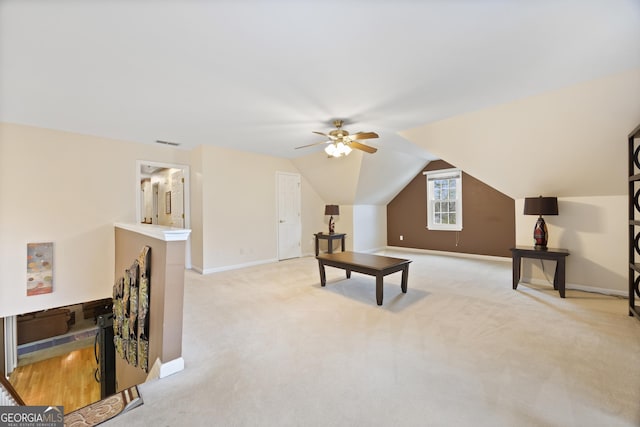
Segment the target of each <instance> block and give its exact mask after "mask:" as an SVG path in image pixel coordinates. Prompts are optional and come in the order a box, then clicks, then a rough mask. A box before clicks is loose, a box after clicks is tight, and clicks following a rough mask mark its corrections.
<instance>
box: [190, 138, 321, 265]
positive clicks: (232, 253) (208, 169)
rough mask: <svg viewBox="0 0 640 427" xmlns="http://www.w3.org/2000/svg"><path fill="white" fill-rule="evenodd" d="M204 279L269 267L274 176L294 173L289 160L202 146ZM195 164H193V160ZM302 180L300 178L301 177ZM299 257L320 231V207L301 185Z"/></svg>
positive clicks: (273, 245)
mask: <svg viewBox="0 0 640 427" xmlns="http://www.w3.org/2000/svg"><path fill="white" fill-rule="evenodd" d="M199 155H200V158H199V159H198V161H199V162H201V168H200V173H201V175H202V176H201V183H202V185H201V190H202V193H201V195H194V198H196V199H197V198H199V197H201V198H202V214H201V216H202V241H203V246H202V265H195V264H194V268H196V269H197V270H199V271H200V272H203V273H211V272H215V271H221V270H228V269H232V268H239V267H245V266H250V265H255V264H261V263H265V262H273V261H276V260H277V257H278V240H277V238H278V228H277V223H278V219H277V194H276V187H277V186H276V172H278V171H280V172H290V173H299V171H298V170H297V169H296V167H295V166H294V165H293V163H292V162H291V161H290V160H289V159H284V158H277V157H272V156H266V155H262V154H255V153H249V152H243V151H237V150H232V149H228V148H222V147H215V146H202V147H200V148H199ZM194 160H195V159H194ZM301 178H302V177H301ZM301 186H302V188H301V203H302V205H303V206H302V214H301V217H302V218H301V221H302V239H301V240H302V241H301V245H302V247H301V253H302V254H305V253H313V251H314V249H313V241H312V240H311V238H310V236H312V235H313V233H315V232H317V231H318V230H321V229H322V222H321V221H322V217H321V216H316V215H313V216H307V215H308V213H309V212H318V213H322V212H324V202H323V201H322V200H321V199H320V197H319V196H318V195H317V193H316V192H315V191H314V190H313V188H312V187H311V186H310V185H309V183H308V181H306V180H305V179H304V178H302V179H301Z"/></svg>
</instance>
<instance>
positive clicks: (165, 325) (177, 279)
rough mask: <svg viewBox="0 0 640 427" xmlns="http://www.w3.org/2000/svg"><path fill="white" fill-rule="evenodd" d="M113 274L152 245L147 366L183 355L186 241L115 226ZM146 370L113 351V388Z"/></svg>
mask: <svg viewBox="0 0 640 427" xmlns="http://www.w3.org/2000/svg"><path fill="white" fill-rule="evenodd" d="M115 241H116V262H115V277H116V278H118V277H121V276H122V275H123V274H124V271H125V269H127V268H129V267H130V266H131V264H133V262H134V261H135V260H136V258H137V257H138V255H139V253H140V251H141V250H142V248H143V247H144V246H145V245H147V246H149V247H151V258H150V263H151V276H150V287H149V296H150V302H149V316H150V317H149V369H151V366H153V364H154V362H155V361H156V359H157V358H160V361H161V362H162V363H167V362H170V361H172V360H174V359H178V358H180V357H181V356H182V317H183V316H182V313H183V305H184V252H185V241H173V242H165V241H162V240H159V239H154V238H153V237H149V236H145V235H142V234H139V233H135V232H132V231H128V230H123V229H120V228H116V229H115ZM146 377H147V373H146V372H144V371H143V370H142V369H141V368H138V367H134V366H131V365H129V364H128V363H127V362H126V361H124V360H123V359H121V358H120V357H119V356H117V355H116V381H117V384H116V390H117V391H120V390H124V389H126V388H128V387H131V386H133V385H137V384H141V383H143V382H144V381H145V380H146Z"/></svg>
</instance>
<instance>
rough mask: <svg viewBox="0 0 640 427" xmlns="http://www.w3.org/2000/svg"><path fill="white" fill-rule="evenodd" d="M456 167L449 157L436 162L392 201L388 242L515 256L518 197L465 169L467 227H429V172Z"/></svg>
mask: <svg viewBox="0 0 640 427" xmlns="http://www.w3.org/2000/svg"><path fill="white" fill-rule="evenodd" d="M453 167H455V166H452V165H450V164H449V163H447V162H445V161H443V160H436V161H432V162H430V163H429V164H428V165H427V166H426V167H425V168H424V170H423V171H421V172H420V173H419V174H418V175H416V177H415V178H414V179H413V180H412V181H411V182H410V183H409V184H408V185H407V186H406V187H405V188H404V189H403V190H402V191H400V193H398V195H397V196H396V197H395V198H394V199H393V200H392V201H391V202H390V203H389V204H388V205H387V244H388V245H389V246H398V247H406V248H416V249H430V250H437V251H447V252H459V253H469V254H478V255H492V256H501V257H510V256H511V252H510V251H509V249H510V248H512V247H513V246H514V245H515V201H514V200H513V199H512V198H510V197H508V196H506V195H504V194H502V193H500V192H499V191H497V190H495V189H493V188H491V187H489V186H488V185H486V184H484V183H482V182H481V181H479V180H477V179H475V178H474V177H472V176H471V175H468V174H466V173H464V172H463V174H462V218H463V219H462V227H463V228H462V231H460V232H456V231H434V230H428V229H427V180H426V178H425V176H424V175H423V172H424V171H434V170H439V169H448V168H453ZM401 235H402V236H403V240H400V236H401Z"/></svg>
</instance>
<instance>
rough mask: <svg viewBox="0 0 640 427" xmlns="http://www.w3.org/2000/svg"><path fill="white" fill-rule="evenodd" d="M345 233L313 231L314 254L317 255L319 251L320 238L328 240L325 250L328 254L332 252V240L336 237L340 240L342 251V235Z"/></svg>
mask: <svg viewBox="0 0 640 427" xmlns="http://www.w3.org/2000/svg"><path fill="white" fill-rule="evenodd" d="M346 235H347V234H346V233H328V234H326V233H315V234H314V236H316V256H318V254H319V253H320V239H324V240H327V241H328V242H327V252H328V253H330V254H332V253H333V241H334V240H336V239H340V241H341V242H342V244H341V247H342V252H344V237H345V236H346Z"/></svg>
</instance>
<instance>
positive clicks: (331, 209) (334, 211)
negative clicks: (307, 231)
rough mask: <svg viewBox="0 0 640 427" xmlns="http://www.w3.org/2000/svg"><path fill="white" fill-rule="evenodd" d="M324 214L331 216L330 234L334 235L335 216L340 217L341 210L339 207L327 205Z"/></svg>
mask: <svg viewBox="0 0 640 427" xmlns="http://www.w3.org/2000/svg"><path fill="white" fill-rule="evenodd" d="M324 214H325V215H330V218H329V234H333V233H334V232H335V223H334V222H333V216H334V215H336V216H337V215H340V208H339V207H338V205H325V207H324Z"/></svg>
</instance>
